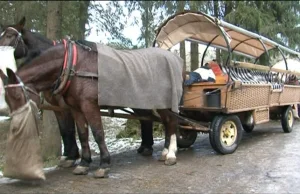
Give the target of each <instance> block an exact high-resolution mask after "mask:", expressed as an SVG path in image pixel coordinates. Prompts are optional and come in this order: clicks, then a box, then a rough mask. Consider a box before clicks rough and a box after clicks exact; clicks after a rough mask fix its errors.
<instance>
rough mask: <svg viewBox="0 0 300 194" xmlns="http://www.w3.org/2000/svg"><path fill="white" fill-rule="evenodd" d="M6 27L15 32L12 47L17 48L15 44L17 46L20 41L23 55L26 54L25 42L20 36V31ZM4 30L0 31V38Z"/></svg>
mask: <svg viewBox="0 0 300 194" xmlns="http://www.w3.org/2000/svg"><path fill="white" fill-rule="evenodd" d="M7 29H11V30H13V31H14V32H16V33H17V37H16V39H15V42H14V44H13V47H14V48H15V49H17V46H18V44H19V42H21V43H22V44H23V53H24V55H26V50H25V43H24V40H23V38H22V34H21V32H19V31H18V30H17V29H15V28H14V27H8V28H7ZM7 29H6V30H7ZM6 30H4V31H3V32H2V33H1V35H0V39H1V38H2V36H3V35H4V34H5V33H6Z"/></svg>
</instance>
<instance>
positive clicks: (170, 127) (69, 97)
mask: <svg viewBox="0 0 300 194" xmlns="http://www.w3.org/2000/svg"><path fill="white" fill-rule="evenodd" d="M94 44H96V43H94ZM74 45H75V48H77V51H76V53H77V54H74V55H75V56H77V59H76V60H75V61H76V62H74V60H73V63H72V64H73V65H74V64H76V72H74V71H72V72H73V73H76V75H73V76H72V79H71V80H69V79H67V80H69V81H67V80H66V79H65V78H64V77H61V69H62V67H61V66H62V64H66V63H64V61H65V62H66V61H69V59H65V57H66V55H65V53H69V52H66V51H65V50H66V49H67V50H68V49H69V48H73V49H75V48H74ZM72 46H73V47H72ZM150 49H159V48H147V50H145V51H150ZM138 50H140V49H138ZM132 52H134V51H132ZM151 52H152V50H151ZM145 53H147V52H145ZM155 53H156V55H154V56H153V61H156V60H158V59H162V61H165V60H166V56H168V57H169V58H170V59H171V60H172V61H173V62H174V61H175V62H177V64H180V65H178V66H180V67H179V68H178V69H176V70H174V75H175V74H176V75H180V80H181V84H180V87H181V89H182V87H183V80H184V78H185V74H184V72H185V71H184V68H183V67H184V63H183V60H182V59H181V58H180V57H179V56H177V55H175V54H173V53H171V52H170V51H166V50H163V49H159V50H158V51H156V52H155ZM67 56H70V55H69V54H68V55H67ZM73 59H74V57H73ZM97 61H98V53H97V52H95V51H90V50H87V49H85V48H83V47H81V46H80V45H79V46H78V45H77V44H71V45H69V46H67V47H66V48H65V46H64V45H57V46H54V47H51V48H49V49H47V50H46V51H44V52H43V53H41V54H40V55H39V56H37V57H35V58H33V59H32V60H30V61H29V63H28V64H27V65H24V66H22V67H21V68H19V69H18V70H17V72H16V74H15V73H14V72H13V71H11V70H10V69H7V76H8V77H7V78H6V77H5V76H4V74H3V72H2V73H0V76H1V79H2V80H8V81H3V82H4V83H7V84H6V93H5V95H6V96H5V98H6V101H7V103H8V105H9V106H10V109H11V110H12V111H13V110H14V109H15V104H16V103H17V102H15V101H14V99H15V97H14V96H20V95H24V94H23V93H21V92H22V90H20V88H15V87H19V86H23V85H26V88H29V89H30V91H33V92H31V93H34V92H35V93H38V92H43V91H50V90H52V89H53V87H54V86H57V84H58V85H59V87H55V88H56V89H55V91H57V90H59V92H63V94H62V97H63V99H64V101H65V102H66V104H67V105H68V106H69V107H70V109H71V112H72V115H73V116H74V118H75V121H76V125H77V132H78V136H79V140H80V142H81V146H82V158H81V161H80V163H79V165H78V166H77V167H76V168H75V169H74V170H73V174H80V175H82V174H87V173H88V170H89V164H90V163H91V161H92V160H91V152H90V148H89V144H88V125H89V126H90V128H91V130H92V133H93V136H94V138H95V141H96V142H97V144H98V147H99V150H100V165H99V168H98V169H97V170H96V171H95V173H94V177H96V178H99V177H107V173H108V172H109V169H110V166H111V164H110V161H111V159H110V154H109V152H108V149H107V147H106V143H105V138H104V131H103V126H102V121H101V112H100V111H99V108H101V106H99V105H98V88H97V84H98V80H97V79H91V78H90V77H88V76H82V75H79V74H77V73H80V72H89V74H93V75H97V72H98V69H97V68H98V67H97ZM153 61H152V63H153ZM152 63H150V64H148V65H152ZM159 65H162V66H163V65H164V64H159ZM64 67H65V65H64ZM63 74H65V73H63ZM171 76H173V74H172V75H171ZM160 79H161V80H159V81H161V83H163V82H162V81H163V80H164V79H166V78H165V77H160ZM18 80H22V81H23V83H24V84H20V81H18ZM65 81H67V89H65V88H64V87H63V88H64V89H63V90H60V89H62V88H61V85H63V84H62V83H65ZM178 85H179V84H177V87H178ZM160 87H162V88H164V89H165V90H166V91H167V92H169V90H170V86H168V85H166V86H165V85H162V86H160ZM180 87H179V88H180ZM17 89H19V90H17ZM27 90H28V89H27ZM55 91H54V92H53V93H54V94H55V93H56V92H55ZM172 91H173V90H172ZM176 91H181V92H182V90H178V88H177V90H176ZM181 95H182V94H181ZM180 98H181V97H179V99H178V102H179V101H180ZM136 100H140V97H139V96H136ZM156 100H157V101H159V100H160V99H156ZM100 101H101V99H100ZM37 103H38V101H37ZM168 103H169V102H168ZM172 103H173V101H172ZM172 105H173V104H172ZM177 105H178V104H177ZM169 106H170V105H169ZM107 107H110V106H107ZM135 108H136V107H135ZM170 108H171V107H168V108H164V109H157V110H156V111H157V113H158V114H159V116H160V119H161V121H162V123H163V125H164V127H165V134H166V136H165V145H164V149H163V151H162V155H161V159H162V160H164V161H165V162H164V163H165V165H174V164H176V152H177V143H176V131H177V124H178V118H177V115H176V114H174V113H173V112H172V111H171V110H170ZM141 110H143V109H141ZM145 111H151V110H145Z"/></svg>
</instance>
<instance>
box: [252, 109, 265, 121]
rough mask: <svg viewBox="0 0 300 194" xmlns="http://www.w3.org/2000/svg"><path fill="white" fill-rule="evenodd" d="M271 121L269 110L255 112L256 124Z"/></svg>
mask: <svg viewBox="0 0 300 194" xmlns="http://www.w3.org/2000/svg"><path fill="white" fill-rule="evenodd" d="M267 121H269V109H268V108H266V109H263V110H255V112H254V122H255V124H259V123H263V122H267Z"/></svg>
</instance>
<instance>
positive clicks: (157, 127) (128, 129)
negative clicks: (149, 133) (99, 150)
mask: <svg viewBox="0 0 300 194" xmlns="http://www.w3.org/2000/svg"><path fill="white" fill-rule="evenodd" d="M153 137H164V127H163V125H162V124H161V123H158V122H154V123H153ZM116 138H117V139H120V138H133V139H134V140H137V139H141V125H140V122H139V121H138V120H133V119H128V120H127V122H126V126H125V128H124V130H122V131H120V132H119V133H118V134H117V135H116Z"/></svg>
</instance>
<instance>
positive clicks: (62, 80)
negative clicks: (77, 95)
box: [53, 40, 77, 95]
mask: <svg viewBox="0 0 300 194" xmlns="http://www.w3.org/2000/svg"><path fill="white" fill-rule="evenodd" d="M63 43H64V46H65V58H64V64H63V68H62V72H61V75H60V77H59V78H58V80H57V83H59V86H58V87H57V88H54V91H53V94H54V95H56V94H61V95H63V94H64V93H65V92H66V91H67V90H68V88H69V86H70V84H71V79H72V77H73V76H74V72H75V66H76V63H77V47H76V44H74V42H73V41H71V42H70V41H68V42H67V41H66V40H63Z"/></svg>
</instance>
